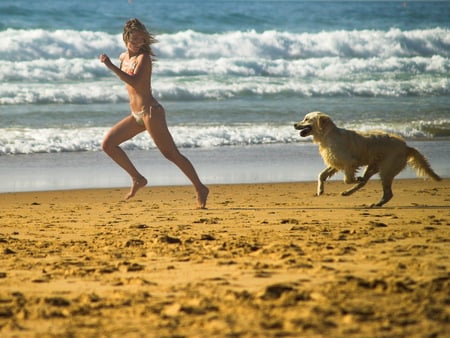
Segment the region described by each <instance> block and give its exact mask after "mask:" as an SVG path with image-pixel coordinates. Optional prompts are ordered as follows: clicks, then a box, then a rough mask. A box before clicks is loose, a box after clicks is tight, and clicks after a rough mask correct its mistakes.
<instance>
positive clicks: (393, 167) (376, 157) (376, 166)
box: [294, 112, 441, 207]
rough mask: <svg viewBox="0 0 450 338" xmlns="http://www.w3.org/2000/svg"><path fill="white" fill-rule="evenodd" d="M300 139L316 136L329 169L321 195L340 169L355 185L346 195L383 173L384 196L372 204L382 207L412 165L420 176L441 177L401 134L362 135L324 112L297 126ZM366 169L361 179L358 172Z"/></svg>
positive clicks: (323, 175) (320, 186) (322, 175)
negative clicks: (393, 184) (328, 181)
mask: <svg viewBox="0 0 450 338" xmlns="http://www.w3.org/2000/svg"><path fill="white" fill-rule="evenodd" d="M294 127H295V129H297V130H300V136H302V137H306V136H309V135H312V137H313V141H314V143H318V144H319V152H320V155H321V156H322V158H323V160H324V162H325V164H326V165H327V168H325V169H324V170H323V171H322V172H321V173H320V174H319V177H318V182H317V183H318V184H317V196H320V195H322V194H323V192H324V182H325V181H326V180H327V178H329V177H331V176H333V175H334V174H335V173H337V172H338V171H339V170H342V171H343V172H344V182H345V183H347V184H353V183H355V185H354V186H353V187H351V188H350V189H348V190H346V191H344V192H342V195H343V196H348V195H351V194H353V193H354V192H355V191H357V190H359V189H361V188H362V187H363V186H364V185H365V184H366V183H367V181H368V180H369V179H370V178H371V177H372V176H373V175H375V174H377V173H379V175H380V178H381V184H382V186H383V196H382V197H381V199H380V200H379V201H378V202H377V203H375V204H372V207H373V206H378V207H381V206H382V205H383V204H385V203H387V202H389V200H390V199H391V198H392V196H393V193H392V181H393V180H394V177H395V176H397V175H398V174H399V173H400V172H401V171H402V170H403V169H404V168H405V166H406V164H409V165H410V166H411V167H412V168H414V169H415V170H416V171H417V173H418V175H420V176H425V175H427V176H429V177H431V178H432V179H434V180H436V181H440V180H441V178H440V177H439V176H438V175H437V174H436V173H435V172H434V171H433V169H431V166H430V164H429V163H428V161H427V159H426V158H425V157H424V156H423V155H422V154H421V153H419V152H418V151H417V150H416V149H414V148H411V147H408V146H407V145H406V143H405V141H404V140H403V139H402V138H401V137H400V136H397V135H393V134H388V133H384V132H367V133H362V132H358V131H353V130H347V129H343V128H338V127H337V126H336V125H335V124H334V123H333V121H332V120H331V118H330V117H329V116H328V115H327V114H324V113H321V112H312V113H309V114H306V116H305V118H304V119H303V121H300V122H297V123H295V124H294ZM362 166H366V168H365V170H364V172H363V174H362V176H361V177H355V174H356V172H357V171H358V169H359V168H360V167H362Z"/></svg>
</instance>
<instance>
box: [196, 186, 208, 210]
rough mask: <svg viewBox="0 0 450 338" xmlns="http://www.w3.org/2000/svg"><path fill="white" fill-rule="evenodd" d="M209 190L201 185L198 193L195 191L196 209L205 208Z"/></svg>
mask: <svg viewBox="0 0 450 338" xmlns="http://www.w3.org/2000/svg"><path fill="white" fill-rule="evenodd" d="M208 194H209V189H208V187H207V186H205V185H203V186H202V187H201V188H200V190H199V191H197V203H198V207H197V209H205V208H206V200H207V199H208Z"/></svg>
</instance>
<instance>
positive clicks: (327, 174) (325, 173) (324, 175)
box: [317, 167, 337, 196]
mask: <svg viewBox="0 0 450 338" xmlns="http://www.w3.org/2000/svg"><path fill="white" fill-rule="evenodd" d="M336 172H337V169H335V168H333V167H327V168H325V169H324V170H323V171H322V172H321V173H320V174H319V178H318V180H317V196H320V195H322V194H323V192H324V188H323V185H324V182H325V181H326V180H327V179H328V178H329V177H331V176H333V175H334V174H336Z"/></svg>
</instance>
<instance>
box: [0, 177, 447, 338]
mask: <svg viewBox="0 0 450 338" xmlns="http://www.w3.org/2000/svg"><path fill="white" fill-rule="evenodd" d="M345 187H346V186H345V185H344V184H343V183H342V182H339V181H332V182H330V183H328V184H327V185H326V189H327V190H326V195H324V196H321V197H314V196H313V194H314V191H315V189H316V184H315V183H314V182H309V183H287V184H254V185H217V186H211V187H210V188H211V194H210V200H209V203H208V209H207V210H195V209H193V208H192V207H194V206H195V199H194V195H193V190H192V188H191V187H185V186H181V187H156V188H145V189H143V190H141V191H140V192H139V193H138V195H137V196H136V198H135V199H134V200H132V201H128V202H123V201H121V198H122V196H123V195H124V194H125V193H126V190H125V189H100V190H81V191H53V192H30V193H12V194H1V195H0V206H1V214H0V249H1V253H0V255H1V256H0V257H1V260H0V336H1V337H449V335H450V259H449V258H450V257H449V256H450V233H449V230H450V228H449V225H450V180H448V179H446V180H444V181H442V182H437V183H436V182H432V181H423V180H419V179H417V180H397V181H395V183H394V194H395V196H394V198H393V199H392V200H391V202H389V203H388V204H387V205H385V206H384V207H383V208H376V209H370V208H368V207H367V206H368V205H370V204H371V203H373V202H376V201H378V199H379V197H380V195H381V192H380V185H379V181H371V182H369V184H368V185H367V186H366V187H365V188H364V189H363V190H362V191H360V192H357V193H356V194H354V195H353V196H350V197H341V196H340V195H339V192H340V191H342V190H344V189H345Z"/></svg>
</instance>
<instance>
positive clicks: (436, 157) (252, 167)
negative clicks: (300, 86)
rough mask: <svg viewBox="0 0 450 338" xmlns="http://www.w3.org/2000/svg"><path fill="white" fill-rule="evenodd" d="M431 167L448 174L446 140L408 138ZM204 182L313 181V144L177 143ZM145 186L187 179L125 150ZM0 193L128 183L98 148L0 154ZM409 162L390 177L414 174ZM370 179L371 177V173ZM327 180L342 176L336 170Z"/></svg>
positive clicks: (156, 158)
mask: <svg viewBox="0 0 450 338" xmlns="http://www.w3.org/2000/svg"><path fill="white" fill-rule="evenodd" d="M408 144H409V145H410V146H412V147H415V148H417V149H418V150H419V151H420V152H422V153H423V154H424V155H425V156H426V157H427V158H428V160H429V162H430V163H431V166H432V167H433V169H434V170H435V171H436V172H437V173H438V174H439V175H440V176H441V177H442V178H448V177H450V152H449V151H448V149H447V148H448V141H445V140H441V141H409V142H408ZM180 151H181V152H182V153H183V154H184V155H185V156H186V157H188V158H189V159H190V160H191V162H192V163H193V165H194V167H195V168H196V169H197V172H198V174H199V176H200V178H201V179H202V181H204V183H205V184H244V183H283V182H308V181H315V180H316V179H317V175H318V174H319V172H320V171H322V170H323V169H324V164H323V161H322V158H321V157H320V155H319V153H318V149H317V145H315V144H313V143H311V142H300V143H295V144H272V145H260V146H246V147H220V148H194V149H191V148H182V149H180ZM127 153H128V154H129V156H130V158H131V159H132V161H133V162H135V164H136V167H137V168H138V170H139V171H141V172H142V173H143V174H144V176H146V177H147V179H148V180H149V185H150V186H167V185H173V186H176V185H189V184H190V182H189V181H188V180H187V179H186V177H184V175H183V174H182V173H181V172H180V171H179V170H178V168H176V167H175V166H174V165H173V164H172V163H170V162H169V161H167V160H166V159H165V158H163V156H162V155H161V154H160V153H159V151H158V150H156V149H151V150H131V151H127ZM0 159H1V161H0V177H3V178H7V179H2V180H1V181H0V193H2V192H20V191H48V190H70V189H89V188H116V187H128V186H129V185H130V179H129V177H128V175H127V174H126V173H125V172H124V171H123V170H122V169H121V168H119V167H118V166H117V165H116V164H115V163H114V162H113V161H112V160H111V159H110V158H108V157H107V156H106V155H105V154H104V153H103V152H81V153H80V152H78V153H77V152H75V153H52V154H47V153H45V154H31V155H14V156H11V155H8V156H2V157H1V158H0ZM416 177H417V176H416V173H415V172H414V171H413V170H412V169H411V168H409V167H407V168H406V169H405V170H404V171H402V172H401V173H400V174H399V175H398V176H397V178H396V179H406V178H416ZM372 179H375V180H376V179H377V176H374V177H373V178H372ZM331 180H337V181H339V180H342V174H341V173H338V174H336V175H335V176H333V177H332V178H331Z"/></svg>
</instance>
